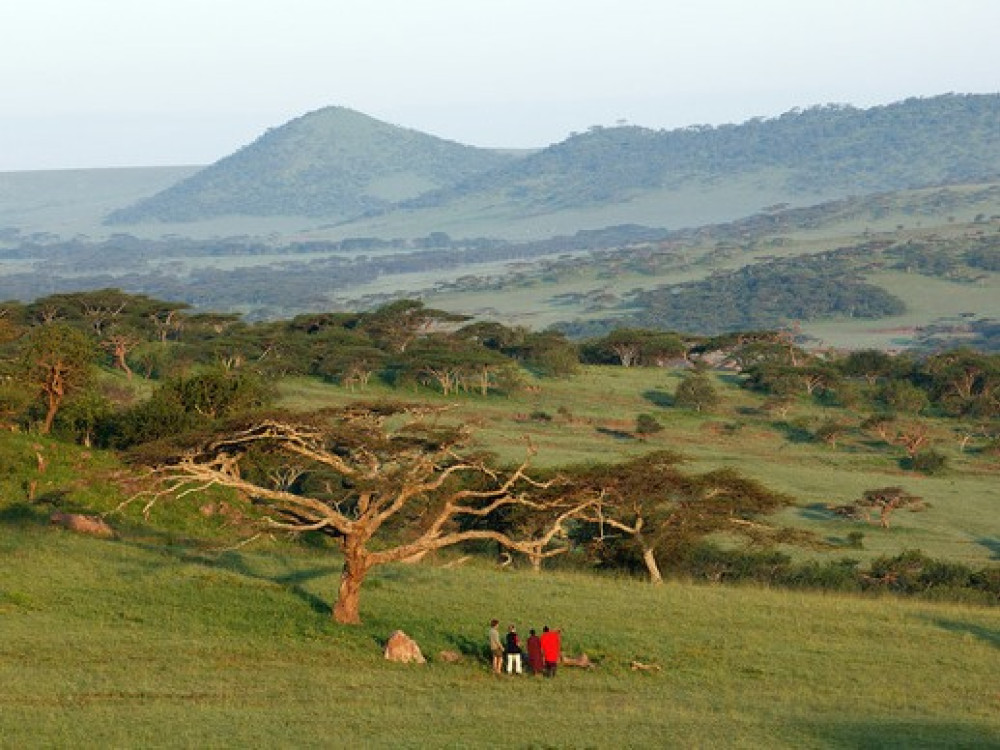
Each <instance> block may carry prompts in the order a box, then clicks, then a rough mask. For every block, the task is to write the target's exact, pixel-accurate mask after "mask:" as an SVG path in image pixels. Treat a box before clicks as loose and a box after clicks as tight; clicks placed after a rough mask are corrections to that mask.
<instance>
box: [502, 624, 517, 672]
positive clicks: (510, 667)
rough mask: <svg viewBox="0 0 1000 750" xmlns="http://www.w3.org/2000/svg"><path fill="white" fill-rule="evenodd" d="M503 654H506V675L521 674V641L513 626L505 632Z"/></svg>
mask: <svg viewBox="0 0 1000 750" xmlns="http://www.w3.org/2000/svg"><path fill="white" fill-rule="evenodd" d="M504 653H505V654H507V674H521V639H520V638H518V637H517V630H516V629H515V628H514V626H513V625H511V626H510V628H508V630H507V642H506V644H505V646H504Z"/></svg>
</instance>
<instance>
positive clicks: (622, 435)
mask: <svg viewBox="0 0 1000 750" xmlns="http://www.w3.org/2000/svg"><path fill="white" fill-rule="evenodd" d="M597 431H598V432H599V433H600V434H602V435H607V436H608V437H612V438H614V439H615V440H635V435H633V434H632V433H631V432H626V431H625V430H613V429H611V428H610V427H598V428H597Z"/></svg>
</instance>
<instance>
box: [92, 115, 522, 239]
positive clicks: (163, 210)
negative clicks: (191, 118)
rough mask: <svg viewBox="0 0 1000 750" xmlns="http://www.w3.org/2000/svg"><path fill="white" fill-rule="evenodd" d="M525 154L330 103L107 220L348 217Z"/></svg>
mask: <svg viewBox="0 0 1000 750" xmlns="http://www.w3.org/2000/svg"><path fill="white" fill-rule="evenodd" d="M515 158H517V157H516V156H515V155H514V154H513V153H512V152H507V151H498V150H490V149H480V148H474V147H472V146H463V145H461V144H458V143H455V142H453V141H447V140H443V139H441V138H436V137H434V136H430V135H426V134H424V133H420V132H418V131H415V130H409V129H405V128H401V127H396V126H394V125H389V124H387V123H384V122H380V121H378V120H375V119H373V118H371V117H368V116H366V115H363V114H360V113H358V112H354V111H352V110H349V109H345V108H343V107H328V108H326V109H321V110H318V111H316V112H311V113H309V114H306V115H303V116H302V117H299V118H297V119H295V120H292V121H291V122H288V123H286V124H285V125H282V126H281V127H278V128H274V129H272V130H268V131H267V132H266V133H265V134H264V135H262V136H261V137H260V138H258V139H257V140H256V141H254V142H253V143H251V144H250V145H248V146H246V147H244V148H242V149H240V150H239V151H237V152H236V153H234V154H232V155H231V156H227V157H226V158H224V159H221V160H220V161H218V162H216V163H215V164H212V165H211V166H208V167H206V168H204V169H202V170H201V171H199V172H197V173H196V174H194V175H192V176H191V177H189V178H187V179H185V180H183V181H181V182H179V183H178V184H176V185H173V186H172V187H170V188H168V189H166V190H164V191H162V192H160V193H157V194H156V195H154V196H152V197H151V198H148V199H144V200H141V201H139V202H138V203H135V204H134V205H132V206H130V207H127V208H122V209H119V210H116V211H114V212H112V213H111V214H110V215H109V216H108V223H112V224H124V223H137V222H147V221H167V222H186V221H197V220H203V219H208V218H213V217H216V216H223V215H229V214H237V215H245V216H283V215H285V216H287V215H300V216H322V217H330V218H343V217H351V216H357V215H358V214H362V213H365V212H369V211H373V210H381V209H385V208H387V207H389V206H391V205H392V204H393V203H395V202H398V201H401V200H405V199H408V198H412V197H415V196H417V195H420V194H422V193H425V192H427V191H429V190H433V189H436V188H440V187H442V186H446V185H451V184H455V183H457V182H461V181H462V180H464V179H466V178H468V177H470V176H471V175H474V174H476V173H479V172H483V171H486V170H490V169H494V168H497V167H499V166H502V165H504V164H506V163H507V162H509V161H511V160H513V159H515Z"/></svg>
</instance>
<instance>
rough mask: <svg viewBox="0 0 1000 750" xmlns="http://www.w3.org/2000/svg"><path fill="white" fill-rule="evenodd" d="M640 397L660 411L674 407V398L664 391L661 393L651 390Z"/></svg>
mask: <svg viewBox="0 0 1000 750" xmlns="http://www.w3.org/2000/svg"><path fill="white" fill-rule="evenodd" d="M642 397H643V398H644V399H646V400H647V401H648V402H649V403H651V404H653V406H659V407H660V408H661V409H669V408H670V407H672V406H673V405H674V397H673V395H672V394H670V393H667V392H666V391H661V390H659V389H658V388H651V389H650V390H648V391H643V392H642Z"/></svg>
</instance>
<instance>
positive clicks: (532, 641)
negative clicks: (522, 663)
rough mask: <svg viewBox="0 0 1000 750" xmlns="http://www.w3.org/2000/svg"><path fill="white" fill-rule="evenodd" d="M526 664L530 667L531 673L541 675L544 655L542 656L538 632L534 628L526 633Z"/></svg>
mask: <svg viewBox="0 0 1000 750" xmlns="http://www.w3.org/2000/svg"><path fill="white" fill-rule="evenodd" d="M528 666H530V667H531V673H532V674H533V675H535V676H536V677H537V676H539V675H541V673H542V670H543V669H545V657H543V656H542V639H541V638H539V637H538V634H537V633H535V631H534V630H531V631H529V635H528Z"/></svg>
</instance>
